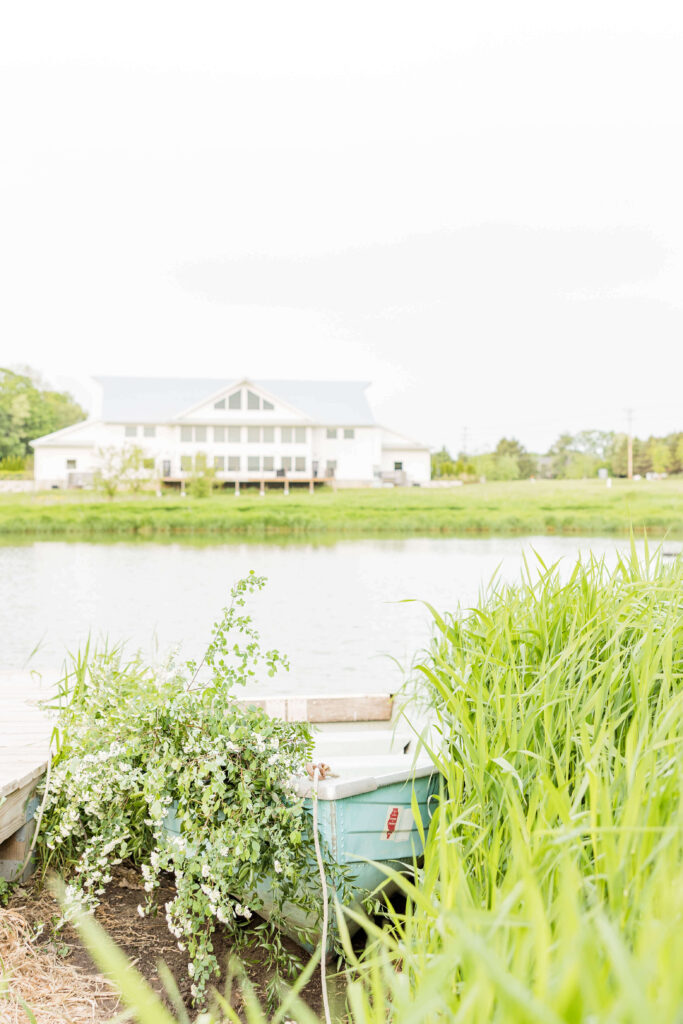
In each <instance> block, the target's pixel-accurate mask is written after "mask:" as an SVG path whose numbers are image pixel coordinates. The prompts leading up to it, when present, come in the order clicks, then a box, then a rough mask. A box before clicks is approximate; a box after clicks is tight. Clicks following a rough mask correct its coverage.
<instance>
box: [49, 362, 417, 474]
mask: <svg viewBox="0 0 683 1024" xmlns="http://www.w3.org/2000/svg"><path fill="white" fill-rule="evenodd" d="M95 380H96V383H97V385H98V390H99V393H100V402H99V403H98V404H99V408H98V409H97V411H96V413H95V414H94V415H93V417H92V418H90V419H88V420H85V421H83V422H82V423H76V424H75V425H74V426H72V427H66V428H65V429H63V430H58V431H56V432H55V433H53V434H47V435H46V436H45V437H39V438H37V439H36V440H35V441H33V442H32V447H33V449H34V452H35V470H34V476H35V480H36V485H37V486H38V487H69V486H71V487H74V486H83V485H88V484H90V483H91V481H92V475H93V473H94V472H95V471H96V470H97V469H98V468H99V466H100V464H101V461H102V455H101V453H102V451H103V450H106V449H112V448H116V449H124V448H125V447H126V446H128V447H132V446H138V447H139V448H140V449H142V452H143V455H144V458H145V467H146V470H147V471H148V472H149V473H150V474H153V475H154V476H155V477H156V478H158V479H161V480H164V481H167V482H169V483H180V484H182V482H183V481H184V480H185V479H186V478H187V477H188V476H189V475H190V474H191V473H192V472H193V469H194V467H195V466H197V465H198V464H199V463H201V462H204V460H205V462H206V464H207V465H208V466H211V467H213V468H214V469H215V471H216V478H217V480H218V481H221V482H224V483H232V484H233V485H234V484H247V483H249V482H254V483H256V482H258V483H261V484H262V485H263V486H265V485H267V483H268V482H269V481H273V482H276V481H279V482H280V483H284V481H285V480H286V481H288V482H291V483H296V482H301V483H303V482H309V484H310V482H311V481H316V480H319V481H321V482H322V481H323V480H334V481H335V482H336V483H337V484H338V485H340V486H347V487H350V486H358V487H363V486H371V485H379V484H382V483H394V484H406V485H410V484H422V483H426V482H427V481H428V480H429V479H430V475H431V472H430V457H429V449H428V448H427V447H426V446H425V445H422V444H418V443H417V442H415V441H411V440H409V439H408V438H406V437H402V436H401V435H400V434H397V433H395V432H393V431H390V430H386V429H385V428H383V427H381V426H379V425H378V424H377V423H376V422H375V419H374V417H373V414H372V411H371V409H370V406H369V405H368V402H367V398H366V395H365V390H366V388H367V387H368V385H367V384H364V383H361V382H357V381H295V380H282V381H251V380H240V381H235V380H233V381H227V380H223V381H221V380H206V379H204V380H202V379H185V378H152V377H97V378H95ZM198 457H199V458H198Z"/></svg>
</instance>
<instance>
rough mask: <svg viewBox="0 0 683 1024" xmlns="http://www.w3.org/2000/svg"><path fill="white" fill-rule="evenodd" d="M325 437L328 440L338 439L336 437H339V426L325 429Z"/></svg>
mask: <svg viewBox="0 0 683 1024" xmlns="http://www.w3.org/2000/svg"><path fill="white" fill-rule="evenodd" d="M325 437H326V438H327V440H328V441H334V440H336V438H337V428H336V427H328V428H327V430H326V431H325Z"/></svg>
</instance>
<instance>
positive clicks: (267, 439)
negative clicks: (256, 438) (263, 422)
mask: <svg viewBox="0 0 683 1024" xmlns="http://www.w3.org/2000/svg"><path fill="white" fill-rule="evenodd" d="M274 440H275V427H264V428H263V441H264V444H272V443H273V441H274Z"/></svg>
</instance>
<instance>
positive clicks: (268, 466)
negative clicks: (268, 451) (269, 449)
mask: <svg viewBox="0 0 683 1024" xmlns="http://www.w3.org/2000/svg"><path fill="white" fill-rule="evenodd" d="M263 469H264V472H268V473H272V472H273V470H274V469H275V459H274V458H273V456H272V455H264V456H263Z"/></svg>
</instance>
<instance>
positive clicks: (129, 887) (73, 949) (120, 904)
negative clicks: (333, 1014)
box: [0, 865, 322, 1024]
mask: <svg viewBox="0 0 683 1024" xmlns="http://www.w3.org/2000/svg"><path fill="white" fill-rule="evenodd" d="M145 895H146V894H145V892H144V890H143V887H142V878H141V876H140V874H139V873H138V872H137V870H136V869H135V868H133V867H130V866H125V865H121V866H120V867H118V868H117V869H116V871H115V874H114V878H113V879H112V881H111V883H110V884H109V886H108V887H107V891H106V893H105V895H104V896H103V897H102V901H101V903H100V905H99V906H98V908H97V911H96V914H95V916H96V918H97V920H98V921H99V922H100V924H102V926H103V927H104V928H105V929H106V930H107V932H108V933H109V935H110V936H111V938H112V939H113V940H114V941H115V942H116V943H117V944H118V945H119V946H120V947H121V949H123V951H124V952H125V953H126V955H127V956H128V957H129V959H130V960H131V961H132V962H133V963H134V964H135V966H136V968H137V970H138V971H139V972H140V973H141V974H142V975H143V976H144V977H145V978H146V979H147V981H148V982H149V984H150V985H151V986H152V987H153V988H154V989H155V990H156V991H157V992H159V993H160V994H162V995H163V997H164V1000H165V1002H167V1003H168V1002H169V1000H168V998H167V997H166V994H165V991H164V987H163V985H162V982H161V979H160V977H159V973H158V968H157V965H158V963H159V961H163V962H164V963H165V964H166V965H167V967H168V968H169V969H170V971H171V973H172V974H173V976H174V978H175V980H176V983H177V985H178V989H179V991H180V994H181V996H182V998H183V1001H184V1002H185V1005H186V1006H187V1007H188V1008H189V1007H190V984H191V982H190V977H189V975H188V972H187V966H188V959H187V954H186V953H183V952H181V951H180V950H179V949H178V947H177V945H176V941H175V939H174V938H173V936H172V935H171V934H170V932H169V931H168V928H167V926H166V919H165V916H164V911H163V906H164V903H165V902H167V901H168V900H170V899H172V898H173V896H174V889H173V887H172V885H171V884H170V879H169V880H168V881H167V882H166V883H165V884H163V883H162V885H161V887H160V889H159V890H158V892H157V901H158V906H159V907H160V911H159V912H158V913H157V914H156V916H148V917H144V918H141V917H140V916H139V914H138V912H137V906H138V904H139V903H142V902H144V899H143V897H144V896H145ZM8 910H9V911H11V912H13V913H16V914H18V915H21V917H23V918H24V919H26V920H27V921H28V923H29V924H30V925H31V926H33V927H34V928H35V927H37V926H38V925H39V924H41V923H43V924H44V926H45V927H44V929H43V932H42V935H41V936H40V938H39V940H38V943H37V946H36V953H38V954H40V953H41V951H42V953H43V955H44V956H46V957H54V955H55V953H56V954H57V955H58V956H59V957H60V958H62V959H63V960H64V961H65V962H66V963H68V964H69V965H72V966H73V967H75V968H77V969H78V970H79V973H81V974H83V975H87V976H93V977H94V976H97V975H98V971H97V968H96V967H95V966H94V965H93V963H92V960H91V959H90V956H89V954H88V952H87V951H86V950H85V948H84V947H83V945H82V944H81V942H80V941H79V939H78V935H77V934H76V932H75V931H74V929H73V928H70V927H66V928H64V929H62V930H60V931H59V932H58V933H57V934H55V933H54V930H53V928H52V927H51V923H52V922H54V921H56V920H57V918H58V916H59V910H58V906H57V904H56V902H55V900H54V899H53V897H52V896H51V895H50V893H49V892H47V890H45V889H42V890H40V889H39V888H38V887H37V886H36V885H32V884H31V883H26V884H25V885H24V886H23V887H21V888H19V889H17V890H15V892H14V893H13V896H12V899H11V901H10V904H9V907H8ZM257 921H258V919H257ZM247 928H249V925H247ZM257 940H258V936H257V934H256V933H255V934H254V942H253V945H252V946H250V947H249V948H248V950H247V951H246V954H245V952H244V951H242V952H241V960H242V963H243V964H244V967H245V969H246V972H247V974H248V977H249V979H250V981H251V983H252V984H253V985H254V987H255V989H256V991H257V993H258V994H259V996H260V997H261V999H262V1000H263V1001H264V1002H265V985H266V982H267V980H268V975H267V972H266V970H265V968H264V966H263V962H262V958H261V956H260V955H259V948H258V943H257ZM213 943H214V949H215V951H216V955H217V957H218V960H219V962H221V963H227V962H228V960H229V959H230V957H231V954H232V949H231V945H230V941H229V939H228V937H227V936H226V934H225V932H224V931H223V930H222V929H221V928H220V926H219V928H218V929H217V930H216V932H215V933H214V936H213ZM291 948H292V949H296V947H295V946H294V944H292V946H291ZM217 987H218V988H219V991H222V989H221V985H220V982H218V983H217ZM303 998H304V1001H305V1002H306V1003H307V1004H308V1005H309V1006H310V1008H311V1009H312V1010H313V1011H314V1012H316V1013H318V1014H322V991H321V987H320V976H319V974H318V972H317V971H316V972H315V973H314V975H313V978H312V979H311V981H310V983H309V985H308V986H307V987H306V989H305V990H304V993H303ZM231 1001H232V1005H233V1006H234V1007H235V1009H237V1010H238V1011H239V1010H240V1009H241V999H240V996H239V993H238V992H233V994H232V997H231ZM95 1003H96V1005H94V1006H93V1015H92V1017H91V1018H89V1019H91V1020H92V1024H101V1022H105V1021H108V1020H109V1019H110V1018H111V1017H112V1016H113V1015H114V1014H115V1013H116V1010H117V1007H118V1008H119V1009H120V1007H119V1006H118V1001H117V998H116V997H115V996H113V995H108V994H107V993H106V992H103V993H101V994H100V995H98V996H97V998H96V1000H95ZM2 1019H3V1017H2V1012H0V1020H2ZM38 1024H41V1022H40V1019H39V1020H38Z"/></svg>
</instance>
